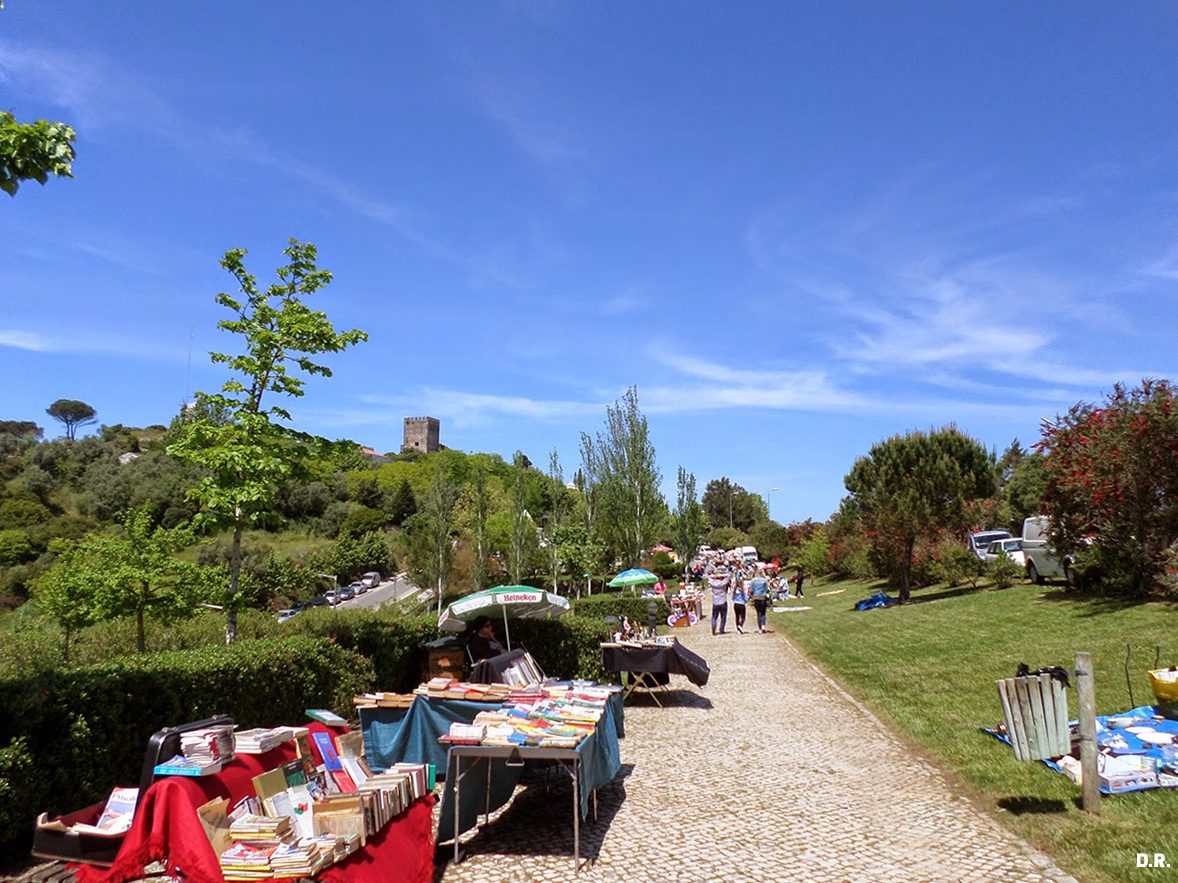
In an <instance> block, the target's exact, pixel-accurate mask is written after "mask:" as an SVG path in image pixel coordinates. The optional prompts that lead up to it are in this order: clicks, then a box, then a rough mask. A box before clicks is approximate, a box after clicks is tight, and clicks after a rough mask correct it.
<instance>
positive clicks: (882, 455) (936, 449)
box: [844, 426, 996, 602]
mask: <svg viewBox="0 0 1178 883" xmlns="http://www.w3.org/2000/svg"><path fill="white" fill-rule="evenodd" d="M995 478H996V476H995V461H994V455H993V454H991V453H990V452H988V451H987V450H986V448H985V447H984V446H983V445H982V444H980V443H979V442H977V441H975V440H974V439H972V438H969V437H968V436H966V435H964V434H963V433H961V432H959V431H958V430H957V428H956V427H953V426H947V427H944V428H942V429H938V430H935V431H932V432H921V431H917V432H909V433H907V434H905V435H895V436H892V437H891V438H889V439H887V440H885V441H882V442H879V443H877V444H875V445H874V446H872V448H871V451H870V452H869V453H868V454H867V456H865V457H860V458H859V459H858V460H857V461H855V464H854V466H852V467H851V471H850V472H849V473H848V474H847V476H846V478H845V479H844V482H845V484H846V487H847V490H848V491H849V492H850V494H851V497H852V499H853V503H854V505H855V506H856V507H857V509H858V511H859V512H860V514H861V517H862V519H863V522H864V524H865V526H866V527H867V530H868V532H869V535H870V536H871V537H872V542H873V545H874V546H875V549H876V552H877V553H878V554H880V555H881V556H882V557H883V558H884V559H885V560H888V561H890V562H891V564H892V566H893V571H894V573H895V575H896V579H897V582H898V583H899V588H900V600H901V601H902V602H903V601H907V600H908V598H909V575H910V573H911V570H912V556H913V552H914V550H915V548H916V543H917V540H920V539H928V540H933V539H935V538H936V537H937V536H938V535H939V534H941V533H943V532H948V533H950V534H956V533H961V532H963V531H964V530H965V529H966V527H967V524H968V521H967V519H968V515H967V511H966V510H967V503H968V502H969V501H971V500H975V499H979V498H985V497H989V496H990V495H992V494H993V493H994V486H995Z"/></svg>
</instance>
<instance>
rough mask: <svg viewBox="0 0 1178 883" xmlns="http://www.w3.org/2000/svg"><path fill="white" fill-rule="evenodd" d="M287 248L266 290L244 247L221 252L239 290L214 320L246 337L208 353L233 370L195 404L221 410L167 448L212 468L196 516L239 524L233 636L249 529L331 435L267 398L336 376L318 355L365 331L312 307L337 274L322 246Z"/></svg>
mask: <svg viewBox="0 0 1178 883" xmlns="http://www.w3.org/2000/svg"><path fill="white" fill-rule="evenodd" d="M283 254H285V255H286V256H287V257H288V258H289V263H287V264H286V265H285V266H282V267H279V268H278V271H277V276H278V279H277V281H275V282H273V283H271V284H270V285H269V286H268V287H267V288H265V289H261V288H259V287H258V282H257V279H256V278H255V277H254V276H253V275H252V274H251V273H249V272H248V271H247V270H246V268H245V263H244V259H245V255H246V250H245V249H244V248H235V249H231V250H230V251H228V252H226V253H225V257H223V258H222V259H221V266H222V267H224V268H225V269H226V270H228V271H229V273H230V274H232V276H233V278H234V279H235V280H236V281H237V285H238V289H239V293H238V294H237V295H229V294H226V293H224V292H222V293H220V294H218V295H217V298H216V300H217V303H218V304H220V305H221V306H223V307H225V308H227V309H228V310H229V311H230V312H231V313H232V314H233V318H231V319H223V320H221V321H220V322H218V323H217V327H219V328H221V329H222V330H225V331H228V332H230V333H231V334H235V335H238V336H239V337H240V342H241V352H239V353H237V354H230V353H220V352H211V353H209V356H210V357H211V358H212V360H213V362H214V363H216V364H222V365H227V366H228V368H229V371H230V376H229V379H228V380H226V381H225V383H224V384H223V385H222V387H221V391H220V392H219V393H204V392H198V393H197V394H196V399H197V406H198V412H201V413H204V414H209V413H212V414H220V415H223V419H220V420H216V421H214V420H210V419H207V418H204V417H198V418H197V419H193V420H190V421H187V422H185V423H184V424H183V425H182V427H181V433H180V438H179V440H178V441H176V442H175V443H173V444H172V445H170V446H169V447H168V453H170V454H172V455H173V456H176V457H178V458H180V459H181V460H184V461H185V462H188V463H192V464H194V465H196V466H198V467H200V468H201V469H202V470H204V472H205V476H204V478H202V479H201V481H200V482H199V483H198V484H197V485H196V487H194V488H192V489H190V490H189V496H190V498H192V499H194V500H196V501H197V502H198V503H199V504H200V507H201V512H200V515H199V516H198V524H203V525H205V526H208V527H213V528H222V529H226V528H227V529H229V530H231V531H232V532H233V543H232V546H231V554H230V564H229V568H230V570H229V572H230V576H229V598H228V600H227V609H228V619H227V622H226V629H225V642H226V643H232V642H233V640H234V638H235V637H236V634H237V610H238V607H239V606H240V604H241V600H242V597H241V582H240V576H241V535H242V531H243V530H244V529H245V528H246V527H247V526H249V525H251V524H257V523H259V522H261V521H263V520H264V519H265V518H266V517H268V516H270V515H271V514H272V513H273V511H274V505H275V497H276V494H277V490H278V487H279V485H281V484H282V483H283V482H285V481H288V480H290V479H291V478H295V477H298V476H301V475H304V474H305V473H306V471H307V464H308V461H309V460H310V458H311V454H312V452H313V449H314V448H315V447H317V446H319V445H320V444H325V443H324V442H323V440H322V439H317V438H315V437H313V436H310V435H307V434H306V433H301V432H296V431H295V430H294V429H292V428H290V427H289V426H287V425H286V423H287V422H288V421H289V420H290V413H289V412H288V411H287V410H286V409H285V408H284V407H282V406H280V405H277V404H271V403H270V402H271V400H272V399H273V398H274V397H275V396H287V397H291V398H299V397H301V396H302V395H303V394H304V390H303V386H304V383H305V376H307V375H310V376H315V375H317V376H321V377H330V376H331V369H330V368H328V367H327V366H326V365H322V364H319V363H318V362H315V361H313V360H312V356H317V355H319V354H321V353H338V352H342V351H343V350H345V349H347V348H348V347H350V346H353V345H355V344H357V343H360V342H361V341H364V340H367V339H368V335H367V334H365V333H364V332H363V331H359V330H356V329H353V330H351V331H344V332H342V333H340V332H337V331H336V330H335V328H334V326H333V325H332V324H331V321H330V320H329V319H328V318H327V314H326V313H324V312H322V311H320V310H313V309H311V307H309V306H307V304H306V300H307V299H308V298H309V297H311V296H312V295H314V294H315V293H316V292H317V291H319V290H320V289H321V288H323V287H324V286H326V285H327V284H328V283H329V282H331V273H330V272H328V271H327V270H321V269H319V267H318V266H317V265H316V258H317V252H316V248H315V246H314V245H313V244H312V243H309V242H305V243H304V242H299V241H298V240H297V239H291V240H290V242H289V244H288V245H287V247H286V248H285V249H283Z"/></svg>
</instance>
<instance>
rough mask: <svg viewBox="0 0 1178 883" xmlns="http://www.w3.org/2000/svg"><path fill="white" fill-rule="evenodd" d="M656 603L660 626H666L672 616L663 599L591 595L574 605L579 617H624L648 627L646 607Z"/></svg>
mask: <svg viewBox="0 0 1178 883" xmlns="http://www.w3.org/2000/svg"><path fill="white" fill-rule="evenodd" d="M651 601H654V602H655V604H657V605H658V608H659V612H658V613H656V614H655V616H656V618H657V619H658V622H659V624H661V625H666V622H667V617H668V616H670V615H671V610H670V608H669V607H668V606H667V601H666V599H665V598H662V597H658V596H655V597H652V598H636V597H634V596H632V595H620V594H605V595H589V596H587V597H584V598H581V599H579V600H577V601H575V602H574V603H573V612H574V613H575V614H576V615H577V616H584V617H594V616H596V617H599V618H601V619H602V620H604V618H605V617H606V616H616V617H618V618H619V619H621V618H622V617H623V616H628V617H630V622H637V623H638V624H639V625H642V626H645V625H646V617H647V615H648V614H647V612H646V605H647V604H649V603H650V602H651Z"/></svg>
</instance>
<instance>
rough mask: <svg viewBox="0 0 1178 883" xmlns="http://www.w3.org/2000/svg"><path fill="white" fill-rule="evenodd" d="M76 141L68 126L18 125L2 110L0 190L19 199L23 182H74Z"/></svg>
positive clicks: (0, 125) (56, 124)
mask: <svg viewBox="0 0 1178 883" xmlns="http://www.w3.org/2000/svg"><path fill="white" fill-rule="evenodd" d="M0 8H2V5H0ZM76 139H77V134H76V133H75V132H74V130H73V129H72V128H71V127H70V126H67V125H66V124H65V123H51V122H49V121H48V120H36V121H35V122H31V123H18V122H17V121H16V117H14V116H13V115H12V114H11V113H9V112H8V111H3V110H0V190H3V191H4V192H5V193H7V194H8V195H9V196H16V191H17V190H19V189H20V184H21V182H22V181H36V182H37V183H38V184H44V183H45V182H46V181H48V180H49V176H50V175H56V176H57V177H59V178H72V177H73V173H72V170H71V168H70V164H71V163H72V162H73V161H74V157H75V156H76V154H75V152H74V141H75V140H76Z"/></svg>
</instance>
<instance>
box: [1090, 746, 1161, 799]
mask: <svg viewBox="0 0 1178 883" xmlns="http://www.w3.org/2000/svg"><path fill="white" fill-rule="evenodd" d="M1156 787H1158V765H1157V761H1156V760H1154V759H1153V758H1152V757H1142V756H1141V755H1137V754H1126V755H1121V756H1120V757H1104V758H1103V760H1101V761H1100V788H1101V790H1102V791H1108V792H1109V793H1110V794H1120V793H1122V792H1125V791H1140V790H1142V789H1144V788H1156Z"/></svg>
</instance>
